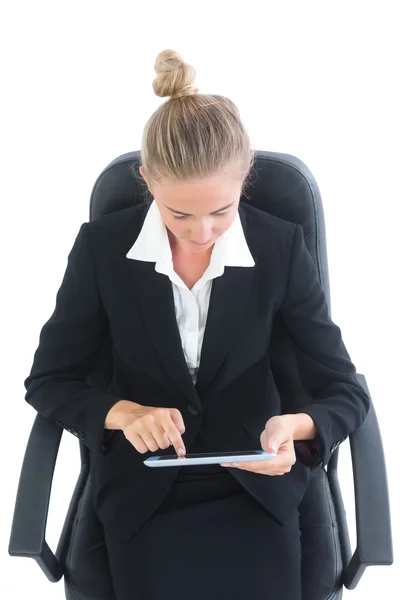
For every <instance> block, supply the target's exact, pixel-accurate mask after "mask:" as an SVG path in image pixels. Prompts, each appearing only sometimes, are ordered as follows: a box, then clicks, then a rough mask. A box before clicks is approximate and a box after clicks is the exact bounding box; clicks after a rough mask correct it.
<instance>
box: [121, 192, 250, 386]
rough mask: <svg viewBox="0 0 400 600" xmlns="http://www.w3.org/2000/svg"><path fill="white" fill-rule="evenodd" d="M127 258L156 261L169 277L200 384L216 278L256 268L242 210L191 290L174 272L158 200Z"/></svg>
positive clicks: (184, 339) (187, 351)
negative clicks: (239, 269) (228, 269)
mask: <svg viewBox="0 0 400 600" xmlns="http://www.w3.org/2000/svg"><path fill="white" fill-rule="evenodd" d="M126 256H127V258H131V259H134V260H141V261H145V262H154V263H155V270H156V271H157V272H158V273H161V274H163V275H166V276H167V277H169V279H170V281H171V283H172V289H173V294H174V304H175V314H176V321H177V324H178V329H179V333H180V337H181V341H182V348H183V353H184V355H185V360H186V364H187V366H188V369H189V372H190V375H191V377H192V380H193V383H194V384H196V380H197V371H198V368H199V364H200V355H201V348H202V345H203V339H204V332H205V328H206V322H207V314H208V307H209V303H210V295H211V287H212V281H213V279H215V278H216V277H220V276H221V275H223V273H224V270H225V267H254V265H255V262H254V259H253V257H252V255H251V253H250V250H249V247H248V245H247V242H246V238H245V236H244V232H243V228H242V224H241V221H240V216H239V213H237V214H236V217H235V219H234V220H233V223H232V225H231V226H230V227H229V229H227V231H225V232H224V233H223V234H222V235H221V236H220V237H219V238H218V239H217V241H216V242H215V244H214V248H213V250H212V254H211V259H210V264H209V266H208V267H207V269H206V270H205V272H204V274H203V275H202V277H201V278H200V279H199V280H198V281H197V282H196V283H195V285H194V286H193V287H192V289H191V290H189V288H188V287H187V286H186V284H185V283H184V282H183V281H182V279H181V278H180V277H179V275H178V274H177V273H175V271H174V266H173V262H172V252H171V247H170V243H169V239H168V234H167V230H166V227H165V225H164V222H163V220H162V217H161V214H160V211H159V209H158V206H157V204H156V202H155V201H153V202H152V204H151V206H150V208H149V210H148V212H147V215H146V218H145V220H144V223H143V227H142V230H141V232H140V234H139V236H138V238H137V240H136V241H135V243H134V245H133V246H132V248H131V249H130V250H129V252H128V253H127V255H126Z"/></svg>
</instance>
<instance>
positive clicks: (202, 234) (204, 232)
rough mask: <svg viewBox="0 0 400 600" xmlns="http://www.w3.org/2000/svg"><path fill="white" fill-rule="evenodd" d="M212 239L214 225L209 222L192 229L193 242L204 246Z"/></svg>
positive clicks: (201, 223) (201, 222)
mask: <svg viewBox="0 0 400 600" xmlns="http://www.w3.org/2000/svg"><path fill="white" fill-rule="evenodd" d="M211 237H212V223H210V222H207V221H200V222H199V223H198V224H196V225H195V226H194V227H192V231H191V235H190V238H191V240H192V241H193V242H197V243H198V244H204V243H205V242H208V241H209V240H210V239H211Z"/></svg>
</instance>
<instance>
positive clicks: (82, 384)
mask: <svg viewBox="0 0 400 600" xmlns="http://www.w3.org/2000/svg"><path fill="white" fill-rule="evenodd" d="M155 69H156V72H157V78H156V79H155V81H154V84H153V87H154V91H155V92H156V94H157V95H158V96H161V97H164V96H170V99H169V100H168V101H167V102H166V103H165V104H163V105H161V106H160V107H159V108H158V110H157V111H156V112H155V113H154V114H153V116H152V117H151V118H150V120H149V122H148V123H147V125H146V127H145V130H144V135H143V140H142V150H141V159H142V166H141V168H140V173H141V175H142V177H143V179H144V180H145V181H146V183H147V186H148V189H149V191H150V192H151V194H152V195H153V196H154V201H153V202H152V203H151V204H150V207H149V206H148V205H147V204H146V205H141V206H139V207H132V208H129V209H126V210H121V211H118V212H116V213H113V214H110V215H107V216H105V217H103V218H101V219H97V220H95V221H92V222H89V223H84V224H83V225H82V226H81V229H80V231H79V234H78V236H77V238H76V241H75V244H74V246H73V248H72V250H71V253H70V255H69V260H68V266H67V269H66V272H65V275H64V279H63V282H62V285H61V287H60V290H59V292H58V294H57V302H56V307H55V310H54V313H53V315H52V316H51V318H50V319H49V321H48V322H47V323H46V324H45V325H44V327H43V329H42V332H41V336H40V342H39V347H38V349H37V351H36V354H35V357H34V363H33V366H32V370H31V373H30V375H29V377H28V378H27V379H26V381H25V386H26V390H27V394H26V400H27V401H28V402H29V403H30V404H31V405H32V406H33V407H34V408H35V409H36V410H37V411H38V412H40V413H41V414H42V415H43V416H45V417H49V418H52V419H54V420H55V421H56V422H57V423H58V424H59V425H60V426H61V427H64V428H65V429H67V430H68V431H71V432H72V433H73V434H75V435H77V436H78V437H79V438H80V439H82V440H83V441H84V443H85V444H86V445H87V447H88V448H89V450H90V452H91V463H92V464H91V473H92V479H93V489H94V496H93V500H94V506H95V510H96V512H97V514H98V516H99V518H100V520H101V522H102V524H103V526H104V532H105V539H106V545H107V551H108V555H109V564H110V572H111V577H112V581H113V586H114V589H115V596H116V600H132V599H133V598H138V599H140V600H161V598H162V599H165V598H167V599H169V598H171V599H172V598H173V599H174V600H183V599H185V600H186V599H190V600H200V599H201V600H203V599H204V598H207V600H221V599H223V598H230V600H236V599H237V600H239V599H240V600H242V599H243V598H245V599H246V600H268V599H271V600H272V599H273V600H298V599H300V598H301V576H300V566H301V549H300V532H299V521H298V510H297V509H298V506H299V503H300V501H301V498H302V496H303V494H304V491H305V489H306V486H307V482H308V478H309V473H310V468H318V467H320V466H321V465H325V464H327V462H328V460H329V456H330V454H331V453H332V452H333V451H334V450H335V448H336V447H337V446H338V444H339V443H340V442H341V441H343V440H344V439H345V438H346V437H347V436H348V435H349V433H351V432H353V431H354V430H355V429H357V428H358V427H359V426H360V425H361V424H362V422H363V421H364V419H365V416H366V414H367V412H368V407H369V398H368V396H367V395H366V394H365V392H364V391H363V389H362V387H361V386H360V385H359V384H358V381H357V378H356V375H355V367H354V365H353V364H352V362H351V360H350V357H349V355H348V353H347V351H346V348H345V346H344V344H343V342H342V339H341V335H340V329H339V328H338V327H337V326H336V325H335V324H334V323H333V322H332V321H331V319H330V317H329V315H328V309H327V305H326V302H325V297H324V293H323V290H322V288H321V286H320V283H319V280H318V276H317V272H316V269H315V266H314V263H313V261H312V259H311V257H310V255H309V253H308V251H307V249H306V246H305V243H304V237H303V232H302V228H301V227H300V226H298V225H294V224H292V223H289V222H287V221H284V220H282V219H279V218H276V217H273V216H271V215H269V214H267V213H264V212H261V211H259V210H257V209H255V208H251V207H250V206H247V205H243V206H242V205H240V206H239V199H240V197H241V195H242V193H243V190H244V186H245V183H246V181H247V177H248V175H249V173H250V171H251V168H252V164H253V158H254V156H253V152H252V151H251V149H250V142H249V138H248V135H247V133H246V131H245V129H244V127H243V124H242V123H241V120H240V117H239V113H238V110H237V108H236V107H235V105H234V104H233V103H232V102H231V101H230V100H228V99H227V98H224V97H221V96H211V95H200V94H197V91H198V90H197V88H194V87H193V79H194V71H193V69H192V68H191V67H190V66H189V65H187V64H185V63H184V62H183V61H182V59H181V57H180V56H179V54H177V53H176V52H173V51H171V50H166V51H164V52H162V53H160V54H159V56H158V57H157V61H156V65H155ZM278 315H279V316H280V317H281V318H282V320H283V322H284V323H285V324H286V326H287V328H288V330H289V332H290V334H291V336H292V338H293V343H294V344H296V346H297V347H298V349H299V350H300V352H299V357H301V358H300V360H301V362H300V363H299V368H300V371H301V377H302V381H303V383H304V388H305V390H306V392H307V394H308V398H310V397H311V398H312V400H313V401H312V403H309V402H304V403H303V405H302V406H301V409H300V410H299V402H298V398H297V399H296V402H295V401H294V402H293V406H292V407H289V410H288V407H282V406H281V403H280V398H279V393H278V391H277V389H276V386H275V384H274V378H273V375H272V372H271V367H270V349H269V347H270V337H271V330H272V326H273V323H274V320H275V318H276V317H277V316H278ZM107 340H109V343H110V345H112V356H113V364H112V368H113V377H112V380H111V382H110V384H109V386H108V387H107V389H103V388H100V387H98V386H96V387H95V386H94V385H89V384H88V381H87V378H88V376H89V374H90V373H91V371H92V369H93V368H94V365H95V361H96V358H95V356H96V350H97V348H98V347H99V346H100V345H101V344H103V343H105V341H107ZM294 400H295V399H294ZM283 412H285V414H282V413H283ZM300 440H303V442H301V441H300ZM260 443H261V447H262V448H264V449H265V450H272V451H276V452H277V457H276V458H275V459H274V460H272V461H268V462H265V463H259V462H257V463H252V462H250V463H246V464H241V465H236V466H232V465H231V466H229V468H226V467H225V466H223V465H221V466H220V465H213V466H204V467H185V468H179V467H175V468H165V469H148V468H147V467H145V466H144V465H143V461H144V460H146V459H147V458H148V456H150V455H151V454H152V453H154V452H157V453H159V454H175V453H177V454H185V453H186V452H187V451H188V450H190V452H201V451H206V452H215V451H217V452H218V451H232V450H252V449H255V448H257V447H259V446H260ZM295 445H296V446H297V448H296V450H297V452H295ZM301 446H302V447H303V452H302V451H301ZM307 447H308V450H309V453H308V455H309V456H314V458H313V459H312V460H311V461H308V459H307V452H305V450H306V449H307Z"/></svg>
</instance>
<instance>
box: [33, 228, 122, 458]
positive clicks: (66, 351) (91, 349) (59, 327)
mask: <svg viewBox="0 0 400 600" xmlns="http://www.w3.org/2000/svg"><path fill="white" fill-rule="evenodd" d="M89 233H90V232H89V224H88V223H83V225H82V226H81V228H80V230H79V233H78V235H77V237H76V240H75V242H74V245H73V247H72V250H71V251H70V253H69V256H68V263H67V268H66V271H65V274H64V278H63V281H62V283H61V287H60V289H59V290H58V293H57V297H56V306H55V309H54V312H53V314H52V315H51V317H50V319H49V320H48V321H47V323H45V325H44V326H43V328H42V330H41V333H40V337H39V346H38V348H37V350H36V352H35V355H34V360H33V365H32V368H31V372H30V374H29V376H28V377H27V379H26V380H25V382H24V385H25V388H26V395H25V400H26V401H27V402H28V403H29V404H30V405H31V406H33V408H35V409H36V410H37V412H38V413H40V414H41V415H42V416H43V417H48V418H50V419H53V420H54V421H56V423H57V424H58V425H59V426H60V427H63V428H64V429H66V430H67V431H69V432H70V433H72V434H74V435H75V436H76V437H79V438H80V439H81V440H83V441H84V443H85V445H86V446H87V447H88V448H89V450H90V451H91V452H95V453H99V452H102V450H103V449H104V448H103V433H104V432H105V430H104V421H105V418H106V415H107V413H108V411H109V410H110V408H111V407H112V406H113V405H114V404H115V403H116V402H118V401H119V400H121V398H120V397H117V396H114V395H113V394H110V393H108V392H107V391H106V390H104V389H102V388H100V387H93V386H89V385H87V383H85V379H86V378H87V377H88V376H89V374H90V372H91V371H92V369H93V367H94V360H95V353H96V350H97V349H98V347H99V345H100V344H101V341H102V339H103V336H104V333H105V328H106V327H107V326H108V325H107V315H106V313H105V310H104V308H103V306H102V302H101V299H100V296H99V292H98V289H97V284H96V278H95V271H94V264H93V259H92V255H91V250H90V241H89ZM106 433H107V432H106Z"/></svg>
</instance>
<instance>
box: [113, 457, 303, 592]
mask: <svg viewBox="0 0 400 600" xmlns="http://www.w3.org/2000/svg"><path fill="white" fill-rule="evenodd" d="M186 469H187V468H186V467H185V468H183V469H182V470H181V473H180V475H179V478H178V480H177V481H176V482H175V484H174V486H173V488H172V489H171V491H170V492H169V494H168V496H167V497H166V498H165V500H164V502H163V504H162V505H161V506H160V508H159V509H158V510H157V512H156V513H155V514H154V515H153V516H152V517H151V518H150V519H149V520H148V521H147V522H146V523H144V525H143V526H142V527H141V528H140V529H139V530H138V532H137V533H136V534H135V535H134V536H133V538H132V539H131V540H129V541H128V542H123V541H120V540H118V539H116V538H114V537H113V536H112V535H109V533H110V532H107V531H106V532H105V535H106V545H107V550H108V555H109V563H110V570H111V576H112V580H113V586H114V590H115V596H116V600H225V599H227V598H229V600H300V599H301V546H300V530H299V519H298V512H297V511H296V512H295V514H293V516H292V517H291V518H290V519H289V520H288V521H287V522H286V523H285V525H281V524H280V523H279V522H278V521H276V520H275V519H274V518H273V517H272V516H271V515H270V514H269V513H268V512H267V511H266V510H265V509H264V508H263V507H262V506H261V504H260V503H259V502H257V500H255V499H254V498H253V497H252V496H251V495H250V494H249V493H248V492H247V491H246V490H244V489H243V488H242V486H241V485H240V484H239V483H238V482H237V481H236V479H235V478H234V477H233V476H232V475H231V474H230V473H229V471H227V470H226V469H224V468H223V467H219V471H216V469H215V467H214V468H211V469H210V470H209V471H207V467H206V468H202V469H201V471H197V472H196V470H195V469H196V467H193V468H191V469H190V470H189V471H187V470H186ZM197 469H199V467H197ZM132 510H135V507H134V506H132Z"/></svg>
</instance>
